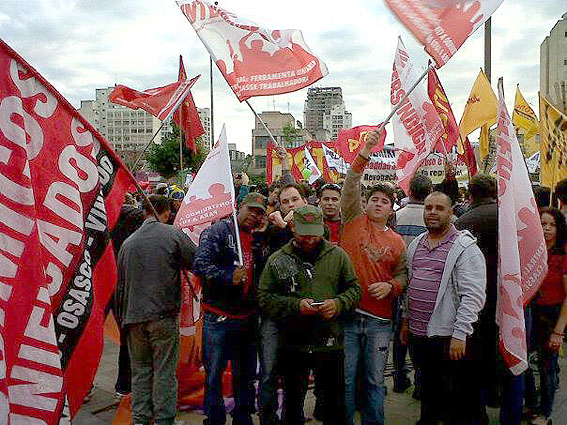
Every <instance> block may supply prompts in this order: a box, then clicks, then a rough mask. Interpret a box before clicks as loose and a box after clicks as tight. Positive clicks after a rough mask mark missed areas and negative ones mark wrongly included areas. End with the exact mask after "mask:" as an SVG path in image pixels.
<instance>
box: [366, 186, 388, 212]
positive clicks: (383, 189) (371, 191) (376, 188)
mask: <svg viewBox="0 0 567 425" xmlns="http://www.w3.org/2000/svg"><path fill="white" fill-rule="evenodd" d="M376 192H380V193H383V194H384V195H386V196H387V197H388V199H389V200H390V205H392V206H393V205H394V189H393V188H392V187H391V186H389V185H387V184H384V183H377V184H375V185H373V186H371V187H370V189H368V190H367V191H366V201H368V200H369V199H370V198H371V197H372V195H374V194H375V193H376Z"/></svg>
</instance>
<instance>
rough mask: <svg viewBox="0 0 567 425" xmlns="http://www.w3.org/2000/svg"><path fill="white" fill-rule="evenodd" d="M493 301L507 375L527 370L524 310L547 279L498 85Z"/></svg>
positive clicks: (537, 225)
mask: <svg viewBox="0 0 567 425" xmlns="http://www.w3.org/2000/svg"><path fill="white" fill-rule="evenodd" d="M498 97H499V104H498V128H497V137H496V144H497V156H496V167H497V174H498V252H499V253H500V255H499V257H498V261H499V263H498V267H499V270H498V301H497V307H496V323H497V324H498V326H499V328H500V337H499V348H500V353H501V354H502V357H503V358H504V361H505V363H506V365H507V366H508V368H509V369H510V371H511V372H512V373H513V374H514V375H519V374H520V373H522V372H523V371H524V370H526V369H527V367H528V361H527V342H526V328H525V322H524V306H525V305H526V304H527V303H528V302H529V301H530V300H531V299H532V298H533V297H534V296H535V295H536V293H537V291H538V288H539V286H540V284H541V282H542V281H543V279H544V278H545V275H546V274H547V246H546V243H545V239H544V237H543V230H542V227H541V222H540V218H539V212H538V208H537V205H536V202H535V199H534V194H533V192H532V189H531V183H530V179H529V175H528V170H527V169H526V165H525V163H524V157H523V155H522V151H521V150H520V145H519V143H518V140H517V138H516V134H515V131H514V127H513V125H512V121H511V119H510V115H509V114H508V110H507V109H506V104H505V101H504V89H503V83H502V78H500V80H499V81H498Z"/></svg>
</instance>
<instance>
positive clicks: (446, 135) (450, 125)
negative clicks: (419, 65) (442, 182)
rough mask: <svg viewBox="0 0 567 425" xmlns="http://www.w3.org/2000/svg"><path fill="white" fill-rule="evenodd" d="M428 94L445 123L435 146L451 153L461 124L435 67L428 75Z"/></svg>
mask: <svg viewBox="0 0 567 425" xmlns="http://www.w3.org/2000/svg"><path fill="white" fill-rule="evenodd" d="M427 94H428V95H429V98H430V99H431V102H432V103H433V106H435V109H436V110H437V113H438V114H439V117H440V118H441V122H442V123H443V133H442V134H441V137H440V138H439V139H438V140H437V144H436V145H435V148H437V150H439V151H441V152H445V153H449V152H451V151H452V150H453V147H456V146H457V140H459V125H458V124H457V121H456V120H455V115H453V110H452V109H451V104H450V103H449V99H448V98H447V95H446V94H445V89H443V86H442V85H441V81H440V80H439V77H438V76H437V72H436V71H435V69H430V70H429V73H428V75H427Z"/></svg>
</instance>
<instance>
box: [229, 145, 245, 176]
mask: <svg viewBox="0 0 567 425" xmlns="http://www.w3.org/2000/svg"><path fill="white" fill-rule="evenodd" d="M228 156H229V157H230V167H231V168H232V171H233V172H234V173H237V172H240V171H242V169H243V168H244V166H245V165H246V153H245V152H241V151H239V150H238V149H236V143H229V144H228Z"/></svg>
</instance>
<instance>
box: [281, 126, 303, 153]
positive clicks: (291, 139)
mask: <svg viewBox="0 0 567 425" xmlns="http://www.w3.org/2000/svg"><path fill="white" fill-rule="evenodd" d="M282 131H283V134H284V135H283V138H284V140H285V147H287V148H290V147H293V146H294V144H295V140H296V139H297V135H298V133H299V131H298V130H297V128H295V127H292V126H291V124H289V123H286V124H285V125H284V126H283V128H282Z"/></svg>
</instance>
